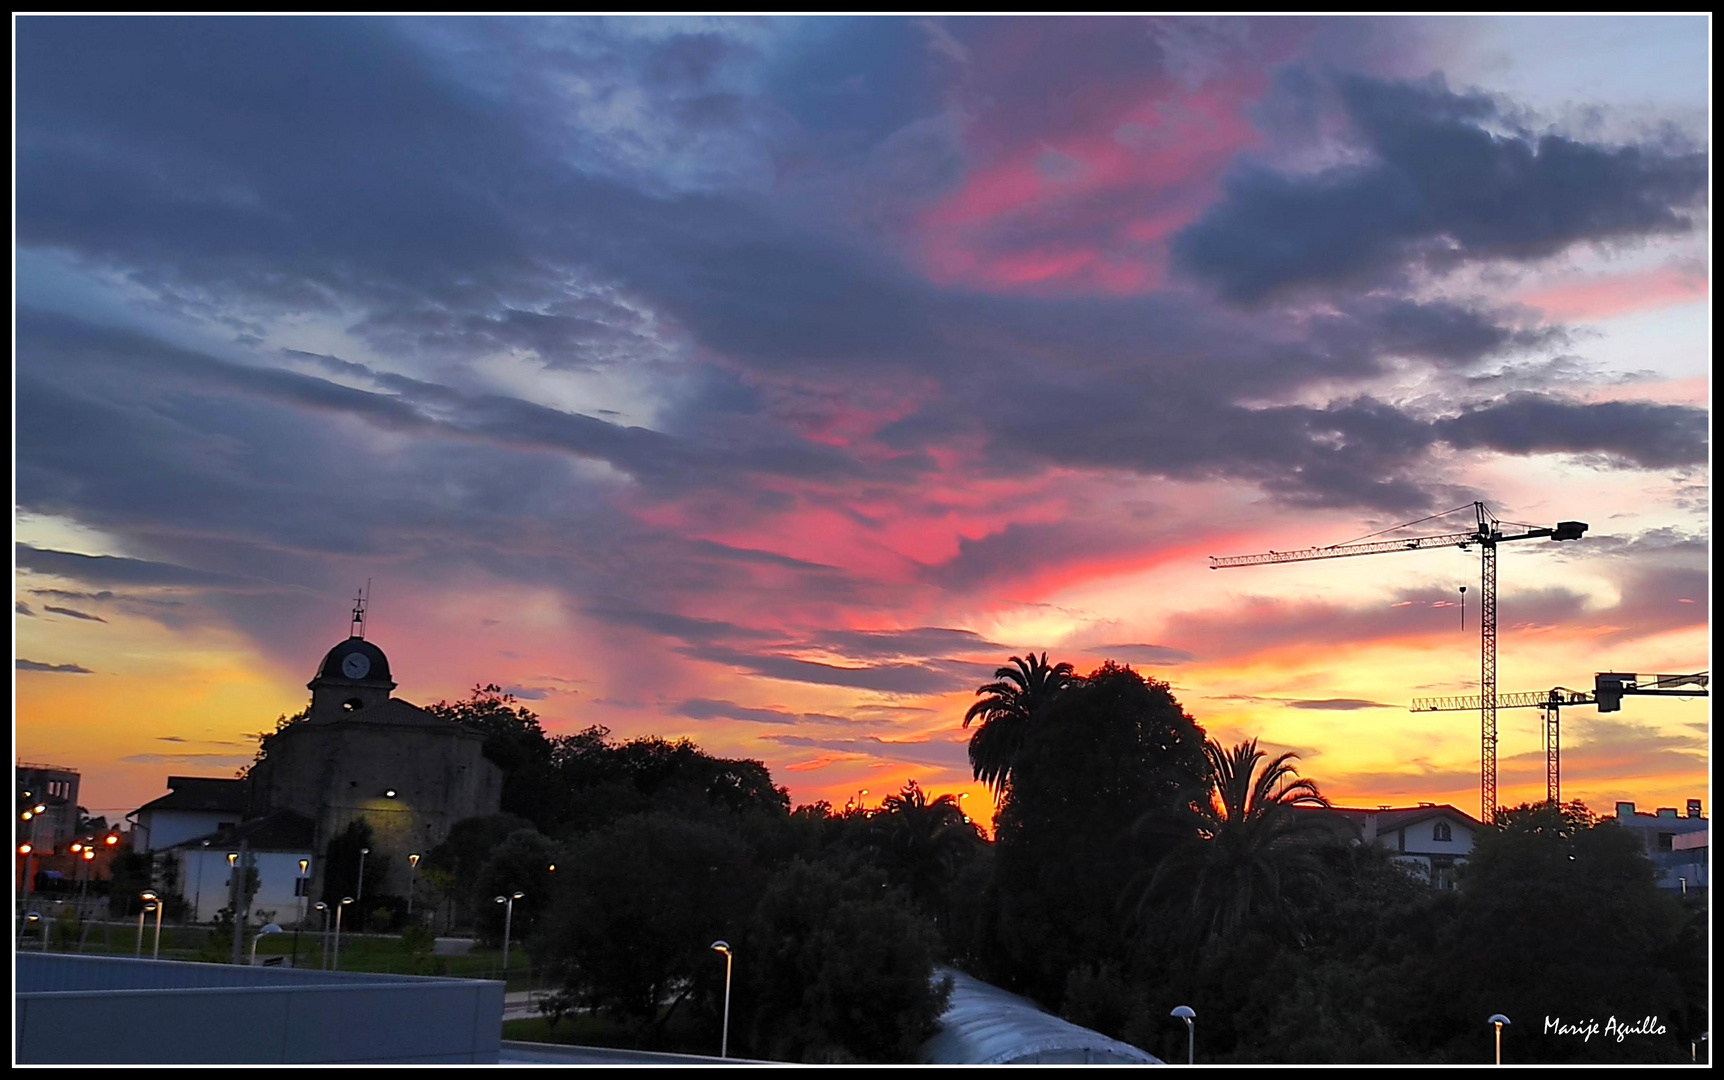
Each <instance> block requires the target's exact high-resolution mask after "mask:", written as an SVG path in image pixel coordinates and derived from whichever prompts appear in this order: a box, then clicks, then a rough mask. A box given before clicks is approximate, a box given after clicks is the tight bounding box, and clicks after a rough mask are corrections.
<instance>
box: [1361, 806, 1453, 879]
mask: <svg viewBox="0 0 1724 1080" xmlns="http://www.w3.org/2000/svg"><path fill="white" fill-rule="evenodd" d="M1332 812H1333V813H1336V814H1339V815H1340V816H1342V817H1344V818H1346V819H1347V820H1348V821H1350V822H1352V824H1353V825H1354V827H1356V828H1357V829H1358V830H1359V837H1360V839H1362V840H1363V841H1364V842H1365V843H1368V844H1376V845H1377V846H1378V847H1380V848H1385V849H1387V850H1388V851H1390V852H1391V853H1393V855H1394V858H1395V861H1396V862H1398V863H1401V864H1402V865H1404V866H1406V867H1408V868H1409V869H1411V870H1412V871H1413V872H1414V873H1416V874H1418V875H1419V876H1420V877H1422V878H1423V879H1424V880H1426V881H1428V882H1430V883H1431V884H1432V885H1434V886H1436V887H1437V888H1439V889H1452V888H1454V886H1455V870H1456V868H1457V867H1459V866H1460V865H1461V864H1462V863H1464V862H1466V861H1467V856H1468V855H1470V854H1471V853H1472V850H1473V837H1474V836H1475V835H1476V834H1477V833H1478V831H1479V829H1481V828H1483V826H1482V825H1480V824H1479V821H1478V819H1477V818H1475V817H1473V816H1472V815H1471V814H1469V813H1467V812H1466V811H1464V810H1458V809H1456V808H1455V807H1453V806H1450V805H1448V804H1447V803H1441V804H1439V803H1420V804H1419V805H1417V806H1401V807H1395V806H1379V807H1377V808H1376V809H1374V810H1371V809H1356V808H1351V807H1344V806H1337V807H1334V808H1333V810H1332Z"/></svg>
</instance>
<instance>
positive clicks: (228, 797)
mask: <svg viewBox="0 0 1724 1080" xmlns="http://www.w3.org/2000/svg"><path fill="white" fill-rule="evenodd" d="M245 805H246V792H245V781H244V780H229V779H225V778H222V777H216V776H170V777H168V793H167V794H166V795H163V796H162V797H161V798H159V799H152V800H151V801H149V802H147V803H145V804H144V805H142V806H140V807H138V809H137V812H138V813H143V812H144V811H145V810H216V811H231V812H233V813H236V814H243V813H244V812H245Z"/></svg>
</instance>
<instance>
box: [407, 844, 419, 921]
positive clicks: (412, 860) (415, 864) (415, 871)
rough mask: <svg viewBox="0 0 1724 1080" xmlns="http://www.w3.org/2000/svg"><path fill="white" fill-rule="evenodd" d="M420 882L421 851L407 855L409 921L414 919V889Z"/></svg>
mask: <svg viewBox="0 0 1724 1080" xmlns="http://www.w3.org/2000/svg"><path fill="white" fill-rule="evenodd" d="M418 884H419V853H418V852H414V853H412V854H411V855H408V856H407V921H408V922H410V923H411V922H412V921H413V889H414V886H416V885H418Z"/></svg>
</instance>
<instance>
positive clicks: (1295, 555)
mask: <svg viewBox="0 0 1724 1080" xmlns="http://www.w3.org/2000/svg"><path fill="white" fill-rule="evenodd" d="M1467 509H1469V507H1465V506H1457V507H1455V509H1453V510H1449V511H1445V512H1444V513H1441V514H1433V515H1432V516H1431V517H1428V518H1421V519H1420V520H1419V521H1409V522H1407V523H1406V524H1404V525H1397V526H1395V527H1394V528H1393V529H1384V530H1382V532H1383V533H1387V532H1394V531H1398V530H1400V529H1403V528H1406V527H1407V526H1410V525H1418V524H1420V523H1421V522H1425V521H1431V520H1434V519H1435V518H1441V517H1448V516H1449V515H1450V514H1455V513H1459V512H1461V511H1463V510H1467ZM1470 509H1471V510H1472V511H1473V514H1474V517H1475V519H1476V524H1475V526H1474V528H1473V529H1472V530H1471V531H1469V532H1458V533H1441V534H1438V535H1435V536H1412V537H1405V538H1400V539H1394V540H1369V538H1368V537H1365V538H1361V539H1366V540H1369V542H1368V543H1351V544H1331V545H1329V546H1328V547H1313V548H1301V549H1300V550H1298V551H1270V552H1265V553H1263V554H1260V555H1230V556H1225V557H1219V556H1213V555H1212V556H1210V558H1209V568H1210V569H1211V570H1221V569H1224V568H1227V567H1233V566H1262V565H1264V564H1267V563H1283V562H1307V561H1310V560H1313V559H1339V558H1345V557H1346V556H1349V555H1381V554H1387V553H1388V552H1391V551H1423V550H1425V549H1426V548H1439V547H1454V548H1460V549H1461V550H1462V551H1465V550H1466V549H1467V548H1468V547H1470V546H1472V545H1473V544H1477V545H1479V584H1480V586H1481V588H1480V589H1479V591H1480V592H1481V593H1483V594H1484V595H1483V596H1481V597H1480V598H1479V608H1480V611H1479V696H1478V698H1477V699H1476V700H1477V703H1478V704H1477V708H1478V710H1479V818H1480V820H1482V821H1485V822H1490V821H1494V820H1495V819H1496V811H1497V545H1498V544H1500V543H1502V542H1504V541H1507V540H1531V539H1534V538H1537V537H1548V538H1549V539H1551V540H1578V539H1580V537H1581V536H1582V535H1583V534H1585V532H1586V523H1585V522H1584V521H1559V522H1557V524H1556V527H1555V528H1550V529H1543V528H1535V527H1533V526H1530V525H1520V524H1519V523H1511V524H1515V525H1516V526H1517V527H1518V528H1521V529H1522V530H1524V531H1522V532H1517V533H1511V534H1507V535H1505V534H1504V533H1503V531H1502V527H1503V524H1504V523H1503V522H1502V521H1499V520H1498V519H1497V518H1496V517H1494V516H1493V515H1492V514H1491V512H1490V509H1489V508H1488V507H1486V506H1485V504H1484V503H1482V502H1474V503H1473V504H1472V505H1471V507H1470ZM1372 535H1373V536H1380V535H1382V533H1373V534H1372Z"/></svg>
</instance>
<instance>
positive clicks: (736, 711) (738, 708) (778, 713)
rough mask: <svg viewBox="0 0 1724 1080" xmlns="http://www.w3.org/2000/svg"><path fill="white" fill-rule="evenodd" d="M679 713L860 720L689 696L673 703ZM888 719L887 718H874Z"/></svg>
mask: <svg viewBox="0 0 1724 1080" xmlns="http://www.w3.org/2000/svg"><path fill="white" fill-rule="evenodd" d="M675 711H676V714H677V715H678V716H686V717H688V718H689V719H691V720H746V721H749V722H751V723H756V724H826V725H837V726H848V725H855V724H858V723H862V722H863V721H858V720H851V719H848V718H846V717H842V716H833V715H832V714H830V713H795V712H788V711H786V710H784V709H767V708H753V707H750V706H747V705H738V704H737V703H736V702H734V701H714V700H711V699H709V698H691V699H689V700H688V701H685V702H683V703H682V704H680V705H678V706H677V707H676V710H675ZM874 722H875V723H882V722H884V723H889V722H890V721H874Z"/></svg>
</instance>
